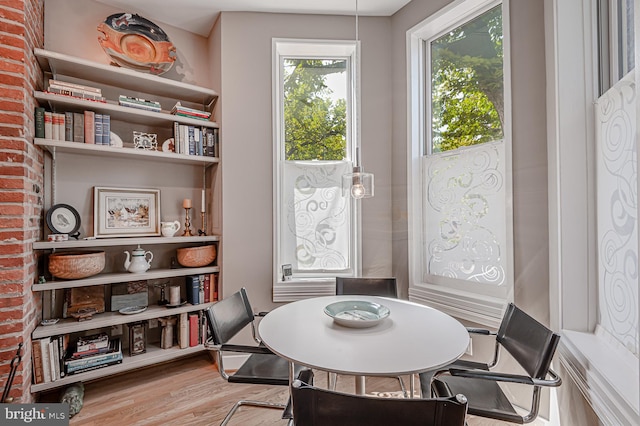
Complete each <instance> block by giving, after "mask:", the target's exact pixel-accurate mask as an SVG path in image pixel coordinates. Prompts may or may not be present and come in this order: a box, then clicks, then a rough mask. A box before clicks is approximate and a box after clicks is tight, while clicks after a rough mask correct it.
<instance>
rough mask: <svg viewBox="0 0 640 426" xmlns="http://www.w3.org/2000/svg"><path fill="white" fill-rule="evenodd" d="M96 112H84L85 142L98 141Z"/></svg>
mask: <svg viewBox="0 0 640 426" xmlns="http://www.w3.org/2000/svg"><path fill="white" fill-rule="evenodd" d="M94 118H95V113H94V112H93V111H85V112H84V143H93V144H95V143H96V133H95V131H96V129H95V121H94Z"/></svg>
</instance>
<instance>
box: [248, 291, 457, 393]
mask: <svg viewBox="0 0 640 426" xmlns="http://www.w3.org/2000/svg"><path fill="white" fill-rule="evenodd" d="M346 300H357V301H361V300H362V301H369V302H375V303H379V304H381V305H384V306H386V307H387V308H389V310H390V314H389V316H388V317H387V318H385V319H383V320H382V321H380V322H379V323H378V324H376V325H374V326H373V327H369V328H351V327H347V326H343V325H339V324H336V323H335V322H334V321H333V319H332V318H331V317H330V316H328V315H327V314H326V313H325V312H324V308H325V307H326V306H327V305H329V304H331V303H334V302H338V301H346ZM258 330H259V334H260V338H261V339H262V341H263V343H264V344H265V345H266V346H267V347H268V348H269V349H271V350H272V351H273V352H274V353H276V354H278V355H280V356H281V357H283V358H285V359H287V360H289V361H291V362H293V363H295V364H301V365H304V366H307V367H310V368H315V369H320V370H325V371H329V372H334V373H340V374H349V375H354V376H360V377H361V380H360V382H358V381H356V393H364V386H363V385H364V379H363V377H364V376H400V375H413V374H416V373H420V372H424V371H428V370H435V369H438V368H440V367H443V366H445V365H447V364H449V363H451V362H453V361H455V360H456V359H458V358H459V357H460V356H462V354H464V352H465V350H466V349H467V346H468V344H469V333H468V332H467V330H466V328H465V327H464V326H463V325H462V324H461V323H460V322H459V321H457V320H455V319H454V318H452V317H451V316H449V315H447V314H445V313H443V312H440V311H438V310H437V309H433V308H431V307H428V306H424V305H420V304H418V303H413V302H408V301H405V300H401V299H390V298H384V297H375V296H353V295H343V296H325V297H316V298H311V299H305V300H300V301H296V302H291V303H288V304H286V305H283V306H280V307H278V308H276V309H274V310H272V311H271V312H269V313H268V314H267V315H266V316H265V317H264V318H262V320H261V321H260V324H259V327H258ZM412 384H413V379H412ZM412 388H413V386H412Z"/></svg>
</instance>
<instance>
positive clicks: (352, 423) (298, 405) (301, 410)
mask: <svg viewBox="0 0 640 426" xmlns="http://www.w3.org/2000/svg"><path fill="white" fill-rule="evenodd" d="M291 398H292V402H293V419H294V421H295V426H335V425H349V426H365V425H366V426H388V425H403V426H414V425H415V426H418V425H420V426H436V425H442V426H445V425H446V426H463V425H464V424H465V423H464V421H465V416H466V413H467V402H466V398H464V397H463V396H461V395H459V396H457V397H452V398H432V399H420V398H416V399H401V398H377V397H376V398H374V397H369V396H362V395H353V394H345V393H341V392H334V391H330V390H327V389H322V388H317V387H314V386H311V385H307V384H305V383H303V382H301V381H300V380H296V381H294V383H293V386H292V389H291Z"/></svg>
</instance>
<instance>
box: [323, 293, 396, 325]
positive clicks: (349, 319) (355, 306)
mask: <svg viewBox="0 0 640 426" xmlns="http://www.w3.org/2000/svg"><path fill="white" fill-rule="evenodd" d="M324 313H325V314H327V315H329V316H330V317H331V318H333V321H334V322H335V323H336V324H339V325H343V326H345V327H351V328H367V327H373V326H374V325H376V324H378V323H379V322H380V321H382V320H383V319H385V318H386V317H388V316H389V314H390V313H391V311H389V308H387V307H386V306H384V305H381V304H379V303H374V302H367V301H365V300H345V301H341V302H334V303H331V304H329V305H327V306H325V308H324Z"/></svg>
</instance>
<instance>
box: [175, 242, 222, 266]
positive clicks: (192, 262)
mask: <svg viewBox="0 0 640 426" xmlns="http://www.w3.org/2000/svg"><path fill="white" fill-rule="evenodd" d="M176 253H177V255H178V263H179V264H180V265H182V266H186V267H188V268H199V267H201V266H207V265H208V264H210V263H211V262H213V261H214V260H215V259H216V246H215V245H214V244H211V245H206V246H200V247H183V248H179V249H176Z"/></svg>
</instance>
